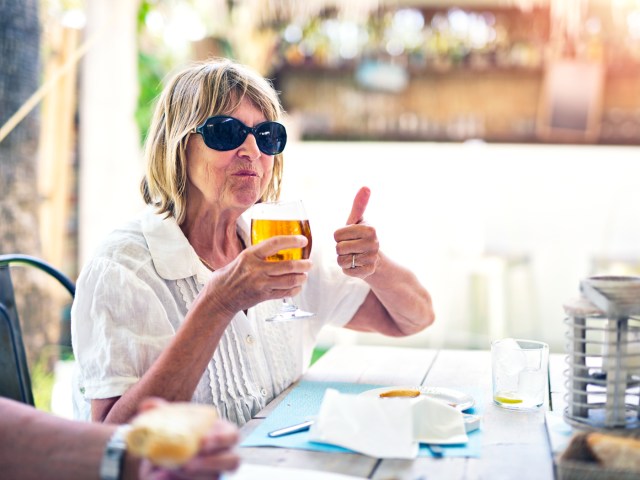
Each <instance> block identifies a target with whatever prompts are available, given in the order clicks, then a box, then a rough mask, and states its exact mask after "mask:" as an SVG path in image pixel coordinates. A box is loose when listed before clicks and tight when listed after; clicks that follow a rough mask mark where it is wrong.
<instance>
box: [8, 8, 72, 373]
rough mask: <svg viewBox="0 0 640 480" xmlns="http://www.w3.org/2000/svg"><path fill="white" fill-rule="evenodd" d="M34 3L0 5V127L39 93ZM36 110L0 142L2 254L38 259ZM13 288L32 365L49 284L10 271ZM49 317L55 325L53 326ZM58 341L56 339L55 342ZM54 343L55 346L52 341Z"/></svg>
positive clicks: (47, 327) (43, 335) (45, 327)
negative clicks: (35, 93) (24, 255)
mask: <svg viewBox="0 0 640 480" xmlns="http://www.w3.org/2000/svg"><path fill="white" fill-rule="evenodd" d="M38 5H39V2H38V0H0V72H2V73H1V74H0V126H2V125H4V124H5V123H6V122H7V120H8V119H9V118H10V117H11V116H12V115H13V114H14V113H15V112H16V111H17V110H18V109H19V108H20V107H21V106H22V104H23V103H24V102H25V101H26V100H27V99H28V98H29V97H30V96H31V95H32V94H33V93H34V92H35V91H36V90H37V89H38V87H39V81H40V56H39V55H40V23H39V16H38ZM38 127H39V119H38V112H37V109H34V110H33V111H32V112H31V113H29V115H27V117H26V118H24V119H23V120H22V121H21V122H20V123H19V124H18V125H17V126H16V127H15V129H14V130H13V131H12V132H11V133H9V135H8V136H7V137H6V138H5V139H4V140H3V141H2V142H0V253H26V254H29V255H35V256H39V255H40V245H39V232H38V215H37V211H38V190H37V176H36V165H37V154H38V133H39V128H38ZM12 272H14V275H13V277H14V278H13V280H14V288H15V291H16V302H17V305H18V312H19V315H20V318H21V323H22V330H23V336H24V340H25V344H26V348H27V352H28V356H29V359H30V361H31V362H30V363H33V362H32V361H33V359H35V358H36V355H37V354H38V353H39V352H41V350H42V347H43V346H44V345H46V344H50V343H52V341H51V338H52V337H53V336H54V335H55V332H56V331H57V327H58V324H57V320H58V319H59V316H56V315H51V314H50V312H51V310H52V309H51V300H50V296H49V295H47V294H46V293H45V286H46V285H45V281H47V280H49V279H47V278H46V276H45V275H44V274H43V273H42V272H39V271H35V270H33V269H31V268H14V269H13V270H12ZM52 317H55V320H56V321H55V322H54V323H53V325H52V323H51V320H52ZM56 340H57V339H56ZM54 342H55V341H54Z"/></svg>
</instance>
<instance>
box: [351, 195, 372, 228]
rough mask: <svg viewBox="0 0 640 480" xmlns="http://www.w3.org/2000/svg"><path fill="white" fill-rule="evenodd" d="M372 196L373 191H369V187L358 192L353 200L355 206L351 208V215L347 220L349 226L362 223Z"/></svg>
mask: <svg viewBox="0 0 640 480" xmlns="http://www.w3.org/2000/svg"><path fill="white" fill-rule="evenodd" d="M370 196H371V190H369V187H362V188H361V189H360V190H358V193H356V198H354V199H353V206H352V207H351V213H350V214H349V218H348V219H347V225H353V224H355V223H360V222H361V221H362V220H363V216H364V211H365V210H366V208H367V204H368V203H369V197H370Z"/></svg>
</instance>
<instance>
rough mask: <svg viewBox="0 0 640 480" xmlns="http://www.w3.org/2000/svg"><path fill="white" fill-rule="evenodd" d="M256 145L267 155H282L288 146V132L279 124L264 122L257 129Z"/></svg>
mask: <svg viewBox="0 0 640 480" xmlns="http://www.w3.org/2000/svg"><path fill="white" fill-rule="evenodd" d="M255 136H256V143H257V144H258V148H259V149H260V150H261V151H262V152H263V153H266V154H267V155H276V154H278V153H282V151H283V150H284V146H285V145H286V144H287V131H286V130H285V128H284V126H283V125H281V124H280V123H277V122H264V123H261V124H260V125H258V126H257V127H256V130H255Z"/></svg>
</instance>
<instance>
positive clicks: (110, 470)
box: [100, 425, 131, 480]
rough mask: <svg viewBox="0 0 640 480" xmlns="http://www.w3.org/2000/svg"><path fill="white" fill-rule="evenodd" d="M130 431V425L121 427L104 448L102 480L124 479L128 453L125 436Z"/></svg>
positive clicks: (101, 469) (101, 470) (101, 465)
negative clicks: (123, 472)
mask: <svg viewBox="0 0 640 480" xmlns="http://www.w3.org/2000/svg"><path fill="white" fill-rule="evenodd" d="M130 429H131V426H130V425H120V426H119V427H118V428H116V429H115V431H114V432H113V434H112V435H111V438H110V439H109V441H108V442H107V445H106V446H105V447H104V454H103V455H102V461H101V462H100V480H121V479H122V470H123V466H124V456H125V453H126V452H127V444H126V443H125V436H126V434H127V432H128V431H129V430H130Z"/></svg>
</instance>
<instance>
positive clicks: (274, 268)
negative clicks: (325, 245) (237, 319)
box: [202, 235, 312, 315]
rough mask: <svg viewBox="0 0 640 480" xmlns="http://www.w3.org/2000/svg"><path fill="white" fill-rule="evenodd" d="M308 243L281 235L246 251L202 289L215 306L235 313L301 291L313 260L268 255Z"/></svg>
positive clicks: (299, 238) (219, 271) (214, 274)
mask: <svg viewBox="0 0 640 480" xmlns="http://www.w3.org/2000/svg"><path fill="white" fill-rule="evenodd" d="M306 245H307V238H306V237H304V236H303V235H279V236H275V237H271V238H268V239H266V240H264V241H262V242H260V243H259V244H257V245H252V246H250V247H248V248H246V249H245V250H243V251H242V252H241V253H240V255H238V256H237V257H236V259H235V260H233V261H232V262H231V263H229V264H228V265H227V266H225V267H224V268H221V269H218V270H216V271H215V272H214V273H213V276H212V278H211V280H210V281H209V282H208V284H207V285H206V287H205V290H204V291H203V292H202V294H204V295H205V296H206V298H207V299H208V300H209V301H211V302H212V306H215V308H224V309H225V310H227V311H228V312H229V313H231V314H233V315H235V314H236V313H237V312H239V311H241V310H246V309H248V308H250V307H253V306H254V305H257V304H258V303H260V302H264V301H265V300H274V299H281V298H284V297H290V296H294V295H296V294H298V293H299V292H300V290H301V289H302V285H304V283H305V282H306V280H307V273H308V272H309V270H311V266H312V262H311V260H283V261H280V262H277V261H276V262H274V261H269V260H267V257H270V256H271V255H275V254H276V253H277V252H278V251H280V250H284V249H287V248H302V247H304V246H306Z"/></svg>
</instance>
